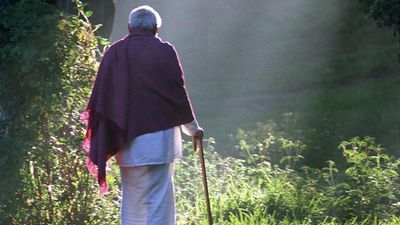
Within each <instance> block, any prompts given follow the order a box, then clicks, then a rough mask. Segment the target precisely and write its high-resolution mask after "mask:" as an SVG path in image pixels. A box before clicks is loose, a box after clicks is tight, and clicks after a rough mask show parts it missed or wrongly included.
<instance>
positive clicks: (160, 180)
mask: <svg viewBox="0 0 400 225" xmlns="http://www.w3.org/2000/svg"><path fill="white" fill-rule="evenodd" d="M120 172H121V183H122V207H121V220H122V225H174V224H175V194H174V186H173V173H174V163H168V164H159V165H146V166H138V167H120Z"/></svg>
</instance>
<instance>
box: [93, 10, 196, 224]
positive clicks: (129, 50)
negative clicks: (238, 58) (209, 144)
mask: <svg viewBox="0 0 400 225" xmlns="http://www.w3.org/2000/svg"><path fill="white" fill-rule="evenodd" d="M160 24H161V19H160V18H159V16H158V13H157V12H155V11H154V9H152V8H150V7H148V6H144V7H138V8H136V9H134V10H132V12H131V15H130V24H129V35H127V36H126V37H125V38H124V39H122V40H120V41H117V42H116V43H114V44H113V45H112V46H111V47H110V48H109V49H108V50H107V51H106V53H105V54H104V56H103V58H102V61H101V64H100V67H99V72H98V75H97V77H96V82H95V85H94V87H93V91H92V95H91V98H90V100H89V104H88V107H87V113H88V114H89V116H88V118H87V120H88V121H89V123H88V129H87V134H86V140H90V143H89V144H86V147H87V150H88V152H89V157H88V169H89V171H91V172H93V173H92V174H93V175H95V176H97V178H98V181H99V184H100V187H101V189H100V190H101V192H100V193H105V192H106V190H107V183H106V179H105V177H106V176H105V172H106V168H105V167H106V161H107V160H108V159H109V158H110V157H111V156H113V155H114V156H115V158H116V160H117V163H118V165H119V166H120V171H121V183H122V207H121V218H122V224H123V225H127V224H130V225H174V224H175V196H174V185H173V174H174V162H176V161H177V160H179V159H180V158H181V155H182V140H181V128H182V129H183V131H184V132H185V133H186V134H187V135H192V136H195V137H196V138H200V137H202V136H203V129H202V128H200V127H199V125H198V123H197V120H196V118H195V115H194V113H193V109H192V106H191V103H190V100H189V96H188V94H187V92H186V88H185V86H184V75H183V71H182V68H181V65H180V62H179V59H178V55H177V53H176V51H175V49H174V47H173V46H172V45H170V44H169V43H167V42H163V41H161V39H159V38H158V37H157V36H156V32H157V28H158V27H159V25H160ZM94 165H96V166H98V171H99V173H96V171H94Z"/></svg>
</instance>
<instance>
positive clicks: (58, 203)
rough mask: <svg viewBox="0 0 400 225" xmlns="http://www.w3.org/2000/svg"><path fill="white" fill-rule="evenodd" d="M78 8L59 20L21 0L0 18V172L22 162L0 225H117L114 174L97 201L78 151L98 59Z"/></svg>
mask: <svg viewBox="0 0 400 225" xmlns="http://www.w3.org/2000/svg"><path fill="white" fill-rule="evenodd" d="M77 9H78V14H77V15H65V14H63V13H62V12H60V11H58V10H57V9H56V8H55V7H53V6H51V5H49V4H47V3H45V2H44V1H38V0H35V1H28V0H23V1H19V2H18V3H16V4H13V5H10V6H8V7H7V8H5V9H4V10H2V12H1V14H0V24H1V30H2V31H4V32H3V33H4V35H3V34H2V36H1V43H4V46H3V48H2V49H1V50H0V52H1V54H0V55H1V57H2V58H1V63H0V64H1V68H4V70H2V74H1V82H0V86H1V88H0V103H1V107H2V108H3V109H4V110H5V111H6V114H5V115H6V119H5V120H3V121H2V124H1V128H2V129H0V130H3V131H7V132H3V133H1V137H0V142H1V144H0V146H2V147H1V149H0V150H1V155H2V158H1V161H2V162H4V163H2V164H1V166H4V167H6V166H8V165H10V164H12V160H10V159H9V158H7V156H13V157H15V158H17V159H18V161H19V162H21V168H20V169H19V170H17V169H16V170H15V171H17V172H18V174H17V175H15V176H16V177H17V178H15V180H19V182H18V184H16V185H13V186H11V187H12V188H13V189H11V190H10V189H9V190H7V192H6V193H9V195H8V196H7V195H3V196H2V200H1V206H0V213H1V216H0V218H1V219H0V220H1V222H0V223H1V224H104V223H105V224H116V223H118V218H119V198H120V197H119V196H120V195H119V188H118V185H119V180H118V176H112V174H113V173H114V174H115V173H116V167H113V171H111V173H110V174H111V175H110V189H111V194H110V195H108V196H107V198H103V199H100V198H98V194H97V192H98V188H97V185H96V181H95V180H94V179H93V178H92V177H91V176H90V175H89V173H88V172H87V171H86V167H85V159H86V154H85V152H84V151H83V150H82V148H81V146H80V144H81V142H82V140H83V136H84V129H83V127H82V126H81V124H80V121H79V115H80V111H82V110H84V108H85V106H86V101H87V99H88V95H89V92H90V89H91V86H92V84H93V80H94V77H95V74H96V70H97V64H98V63H97V58H96V55H101V52H99V51H98V41H104V40H103V39H100V38H99V37H96V36H95V35H94V33H93V32H94V29H93V28H92V26H91V25H90V23H89V21H88V20H87V16H89V15H90V14H91V13H90V12H85V11H84V9H83V6H82V4H81V3H80V2H79V1H78V2H77ZM3 143H6V144H7V145H2V144H3ZM17 166H18V165H17ZM2 170H3V171H4V170H6V169H2ZM113 178H115V179H113ZM6 182H7V180H6V179H4V180H2V184H4V183H6ZM2 186H3V185H2ZM3 187H8V186H3Z"/></svg>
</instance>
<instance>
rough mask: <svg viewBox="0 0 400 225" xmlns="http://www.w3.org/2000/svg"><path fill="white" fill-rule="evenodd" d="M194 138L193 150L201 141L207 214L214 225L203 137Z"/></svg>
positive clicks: (210, 222)
mask: <svg viewBox="0 0 400 225" xmlns="http://www.w3.org/2000/svg"><path fill="white" fill-rule="evenodd" d="M192 138H193V140H192V141H193V150H194V151H196V150H197V141H199V145H200V150H199V156H200V162H201V172H202V174H203V186H204V194H205V196H206V204H207V215H208V224H209V225H212V224H213V221H212V215H211V205H210V196H209V195H208V185H207V174H206V164H205V162H204V152H203V138H201V137H200V138H197V137H195V136H193V137H192Z"/></svg>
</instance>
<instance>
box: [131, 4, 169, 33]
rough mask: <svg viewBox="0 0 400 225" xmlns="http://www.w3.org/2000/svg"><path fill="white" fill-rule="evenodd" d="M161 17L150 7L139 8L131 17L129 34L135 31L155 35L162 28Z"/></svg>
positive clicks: (134, 10)
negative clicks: (148, 32) (143, 31)
mask: <svg viewBox="0 0 400 225" xmlns="http://www.w3.org/2000/svg"><path fill="white" fill-rule="evenodd" d="M161 23H162V21H161V17H160V15H159V14H158V12H157V11H156V10H154V9H153V8H152V7H150V6H148V5H143V6H139V7H137V8H135V9H133V10H132V12H131V13H130V15H129V24H128V30H129V32H132V31H135V30H148V31H152V32H153V33H154V34H155V33H157V30H158V28H160V27H161Z"/></svg>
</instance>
